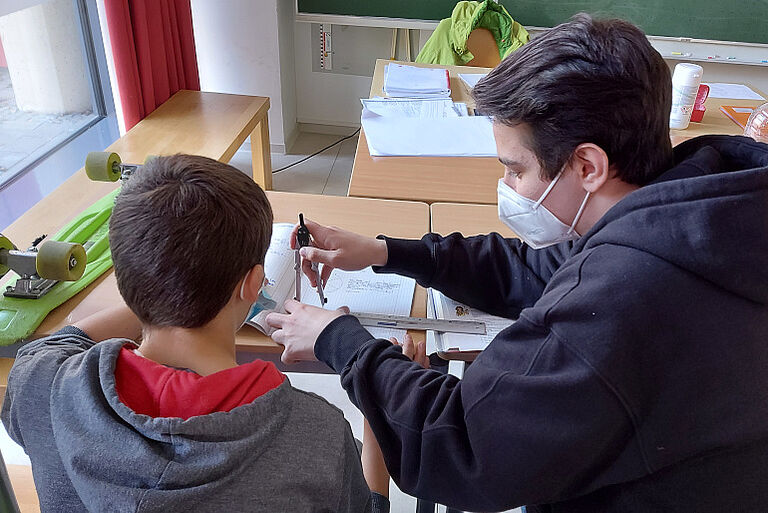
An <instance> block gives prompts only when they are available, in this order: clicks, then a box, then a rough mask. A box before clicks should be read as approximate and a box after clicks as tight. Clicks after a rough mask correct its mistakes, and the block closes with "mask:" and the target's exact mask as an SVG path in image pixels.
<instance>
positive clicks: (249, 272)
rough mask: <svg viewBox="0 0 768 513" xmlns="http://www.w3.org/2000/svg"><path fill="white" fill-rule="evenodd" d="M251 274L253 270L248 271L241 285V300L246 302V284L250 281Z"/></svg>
mask: <svg viewBox="0 0 768 513" xmlns="http://www.w3.org/2000/svg"><path fill="white" fill-rule="evenodd" d="M250 274H251V270H250V269H248V272H247V273H245V278H243V283H241V284H240V300H241V301H245V282H246V281H248V276H249V275H250Z"/></svg>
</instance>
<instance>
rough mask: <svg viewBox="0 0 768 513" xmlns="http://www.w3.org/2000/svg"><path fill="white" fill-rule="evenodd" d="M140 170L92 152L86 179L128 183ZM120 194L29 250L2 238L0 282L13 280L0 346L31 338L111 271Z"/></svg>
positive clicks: (3, 299)
mask: <svg viewBox="0 0 768 513" xmlns="http://www.w3.org/2000/svg"><path fill="white" fill-rule="evenodd" d="M148 160H149V157H148V158H147V160H145V161H144V162H145V164H146V162H147V161H148ZM139 168H141V166H140V165H135V164H123V163H122V162H121V160H120V157H119V156H118V155H117V154H116V153H109V152H91V153H89V154H88V156H87V158H86V160H85V172H86V174H87V175H88V178H90V179H91V180H95V181H101V182H116V181H117V180H123V181H125V180H127V179H128V178H129V177H130V175H131V174H132V173H134V172H135V171H136V170H138V169H139ZM119 192H120V188H117V189H116V190H115V191H113V192H111V193H109V194H107V195H106V196H104V197H103V198H101V199H99V200H98V201H96V203H94V204H93V205H91V206H90V207H88V208H87V209H85V210H84V211H83V212H82V213H81V214H80V215H78V216H77V217H76V218H75V219H74V220H72V221H71V222H70V223H69V224H67V225H66V226H65V227H64V228H62V229H61V230H60V231H59V232H58V233H56V234H55V235H53V236H52V237H45V238H43V237H39V238H38V239H37V240H35V241H34V242H33V243H32V245H31V246H30V247H29V248H28V249H27V250H26V251H20V250H18V249H17V248H16V246H14V245H13V243H11V241H10V240H9V239H8V238H6V237H3V236H2V234H0V277H3V276H4V275H5V274H6V273H13V274H12V276H14V277H12V278H11V279H10V280H9V281H8V282H7V283H6V287H5V290H4V291H3V292H2V295H0V346H5V345H10V344H13V343H15V342H17V341H20V340H25V339H27V338H28V337H29V336H30V335H31V334H32V333H34V331H35V329H36V328H37V327H38V326H39V325H40V323H42V322H43V320H44V319H45V317H46V316H47V315H48V314H49V313H50V312H51V310H53V309H54V308H56V307H57V306H59V305H61V304H62V303H64V302H65V301H67V300H68V299H70V298H71V297H72V296H74V295H75V294H77V293H78V292H80V291H81V290H83V289H84V288H85V287H87V286H88V285H90V284H91V283H92V282H93V281H94V280H95V279H96V278H98V277H99V276H101V275H102V274H103V273H104V272H106V271H107V270H108V269H109V268H110V267H112V255H111V253H110V251H109V218H110V216H111V215H112V208H113V207H114V204H115V198H116V197H117V195H118V193H119Z"/></svg>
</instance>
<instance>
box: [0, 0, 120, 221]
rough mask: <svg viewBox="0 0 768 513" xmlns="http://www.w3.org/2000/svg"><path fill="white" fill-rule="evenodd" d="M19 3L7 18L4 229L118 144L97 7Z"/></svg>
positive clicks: (0, 204)
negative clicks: (91, 156)
mask: <svg viewBox="0 0 768 513" xmlns="http://www.w3.org/2000/svg"><path fill="white" fill-rule="evenodd" d="M15 3H16V4H18V5H17V7H23V8H20V9H18V10H14V11H13V12H8V13H3V12H2V11H0V14H2V16H0V227H4V226H6V225H7V224H10V223H11V222H12V221H13V220H14V219H16V218H17V217H18V216H19V215H21V214H22V213H23V212H24V211H26V209H28V208H29V207H30V206H32V205H33V204H34V203H36V202H37V201H38V200H39V199H40V198H42V197H43V196H44V195H45V194H46V193H48V192H50V191H51V190H53V189H54V188H55V187H57V186H58V185H59V184H60V183H61V182H63V181H64V180H65V179H66V178H68V177H69V176H71V175H72V174H73V173H74V172H75V171H77V170H78V169H80V168H81V167H82V166H83V161H84V159H85V155H86V154H87V153H88V151H92V150H102V149H104V147H106V146H107V145H109V144H110V143H111V142H112V141H113V140H114V139H116V138H117V137H118V132H117V122H116V116H115V109H114V105H113V103H112V97H111V93H110V88H109V82H108V78H107V71H106V60H105V55H104V53H105V52H104V46H103V43H102V41H101V33H100V30H99V24H98V13H97V9H96V0H49V1H46V2H42V3H41V2H39V1H37V2H34V1H33V0H16V2H15ZM31 3H35V4H36V5H31V6H29V4H31ZM10 4H11V6H13V4H14V2H11V3H10ZM25 4H26V5H25ZM12 8H13V7H10V9H12ZM4 9H8V8H4Z"/></svg>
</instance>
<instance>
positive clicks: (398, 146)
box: [361, 108, 496, 157]
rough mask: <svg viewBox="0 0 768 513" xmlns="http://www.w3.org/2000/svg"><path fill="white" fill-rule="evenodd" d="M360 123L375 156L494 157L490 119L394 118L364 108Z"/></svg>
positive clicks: (493, 141) (369, 149)
mask: <svg viewBox="0 0 768 513" xmlns="http://www.w3.org/2000/svg"><path fill="white" fill-rule="evenodd" d="M361 123H362V126H363V130H364V131H365V137H366V140H367V141H368V151H369V152H370V154H371V155H372V156H374V157H384V156H403V157H429V156H431V157H495V156H496V142H495V140H494V138H493V125H492V123H491V119H490V118H487V117H483V116H463V117H457V118H442V119H418V118H393V117H386V116H379V115H377V114H376V113H374V112H371V111H370V110H368V109H365V108H364V109H363V114H362V116H361Z"/></svg>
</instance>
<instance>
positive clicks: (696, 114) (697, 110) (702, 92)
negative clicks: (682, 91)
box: [691, 84, 709, 123]
mask: <svg viewBox="0 0 768 513" xmlns="http://www.w3.org/2000/svg"><path fill="white" fill-rule="evenodd" d="M707 96H709V86H708V85H706V84H701V85H700V86H699V92H698V93H696V101H695V102H693V111H692V112H691V121H693V122H694V123H701V120H702V119H703V118H704V112H705V111H706V110H707V108H706V107H705V106H704V102H705V101H707Z"/></svg>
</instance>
